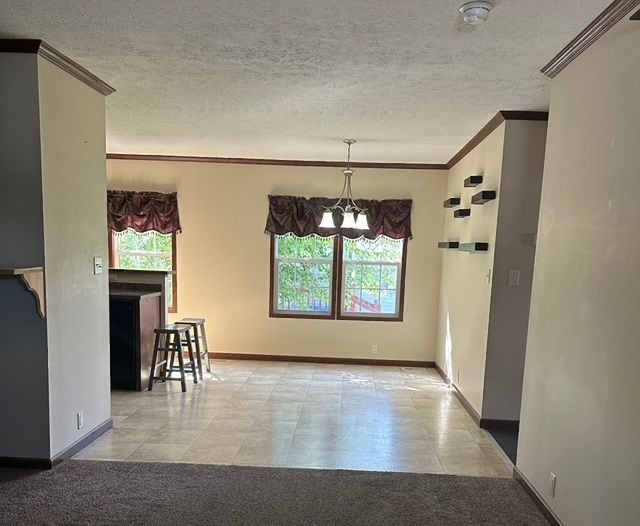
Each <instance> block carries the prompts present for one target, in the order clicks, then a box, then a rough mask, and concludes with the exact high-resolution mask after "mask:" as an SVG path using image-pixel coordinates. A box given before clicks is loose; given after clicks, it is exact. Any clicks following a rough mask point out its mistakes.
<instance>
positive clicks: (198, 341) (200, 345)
mask: <svg viewBox="0 0 640 526" xmlns="http://www.w3.org/2000/svg"><path fill="white" fill-rule="evenodd" d="M204 322H205V320H204V318H183V319H181V320H180V321H177V322H176V324H178V325H189V326H190V327H192V328H193V336H192V342H193V343H195V347H196V358H197V360H198V371H199V372H200V379H202V357H204V358H205V360H206V361H207V372H208V373H210V372H211V361H210V360H209V344H208V343H207V332H206V331H205V328H204Z"/></svg>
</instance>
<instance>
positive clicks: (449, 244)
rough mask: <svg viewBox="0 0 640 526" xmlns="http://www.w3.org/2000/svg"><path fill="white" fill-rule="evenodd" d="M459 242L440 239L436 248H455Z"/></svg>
mask: <svg viewBox="0 0 640 526" xmlns="http://www.w3.org/2000/svg"><path fill="white" fill-rule="evenodd" d="M459 244H460V243H458V241H441V242H440V243H438V248H454V249H457V248H458V245H459Z"/></svg>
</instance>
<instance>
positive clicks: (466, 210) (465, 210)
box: [453, 208, 471, 217]
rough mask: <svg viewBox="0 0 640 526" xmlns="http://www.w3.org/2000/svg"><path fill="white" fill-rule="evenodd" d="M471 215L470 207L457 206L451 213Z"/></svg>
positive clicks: (461, 215)
mask: <svg viewBox="0 0 640 526" xmlns="http://www.w3.org/2000/svg"><path fill="white" fill-rule="evenodd" d="M470 215H471V208H458V210H456V211H455V212H454V213H453V217H469V216H470Z"/></svg>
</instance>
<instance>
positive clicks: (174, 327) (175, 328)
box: [153, 323, 189, 334]
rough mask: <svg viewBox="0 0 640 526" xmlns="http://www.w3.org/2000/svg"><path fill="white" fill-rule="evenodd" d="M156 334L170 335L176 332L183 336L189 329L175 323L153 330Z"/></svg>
mask: <svg viewBox="0 0 640 526" xmlns="http://www.w3.org/2000/svg"><path fill="white" fill-rule="evenodd" d="M153 332H155V333H156V334H171V333H173V332H177V333H178V334H184V333H185V332H189V327H188V326H186V325H179V324H177V323H171V324H169V325H165V326H164V327H159V328H158V329H154V331H153Z"/></svg>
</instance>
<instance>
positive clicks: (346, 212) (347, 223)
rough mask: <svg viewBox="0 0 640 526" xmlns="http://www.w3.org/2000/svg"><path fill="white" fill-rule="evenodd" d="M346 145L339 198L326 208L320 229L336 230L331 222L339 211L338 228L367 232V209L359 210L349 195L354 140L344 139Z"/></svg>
mask: <svg viewBox="0 0 640 526" xmlns="http://www.w3.org/2000/svg"><path fill="white" fill-rule="evenodd" d="M343 142H344V143H345V144H346V145H347V167H346V168H345V169H344V170H342V173H343V174H344V185H343V186H342V193H341V194H340V198H339V199H338V200H337V201H336V202H335V204H333V205H332V206H328V207H326V208H325V210H324V214H322V221H321V222H320V228H336V225H335V223H334V221H333V213H334V212H335V211H336V210H339V211H340V212H341V213H342V224H341V225H340V228H353V229H355V230H369V221H368V220H367V214H366V212H367V209H366V208H360V207H359V206H358V205H357V204H356V202H355V201H354V200H353V194H352V193H351V177H352V176H353V173H354V171H353V170H352V169H351V145H352V144H355V142H356V140H355V139H345V140H344V141H343Z"/></svg>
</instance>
